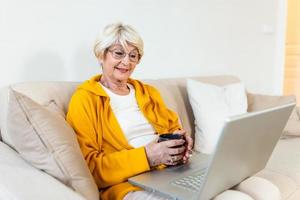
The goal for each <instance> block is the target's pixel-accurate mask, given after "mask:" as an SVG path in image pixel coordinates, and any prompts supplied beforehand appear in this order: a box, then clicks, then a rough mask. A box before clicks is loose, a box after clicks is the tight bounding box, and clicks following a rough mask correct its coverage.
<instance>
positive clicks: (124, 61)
mask: <svg viewBox="0 0 300 200" xmlns="http://www.w3.org/2000/svg"><path fill="white" fill-rule="evenodd" d="M129 63H130V60H129V55H128V54H127V55H126V56H125V57H124V58H123V59H122V64H123V65H128V64H129Z"/></svg>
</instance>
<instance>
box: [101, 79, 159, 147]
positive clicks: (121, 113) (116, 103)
mask: <svg viewBox="0 0 300 200" xmlns="http://www.w3.org/2000/svg"><path fill="white" fill-rule="evenodd" d="M101 85H102V84H101ZM102 87H103V89H104V90H105V92H106V93H107V95H108V96H109V97H110V106H111V108H112V110H113V112H114V114H115V116H116V118H117V120H118V122H119V124H120V126H121V129H122V130H123V132H124V134H125V136H126V138H127V141H128V143H129V144H130V145H131V146H133V147H135V148H137V147H141V146H145V145H146V144H148V143H150V142H151V141H153V140H154V139H156V138H157V135H156V134H155V130H154V128H153V127H152V125H151V124H150V123H149V122H148V120H147V119H146V118H145V116H144V115H143V113H142V112H141V110H140V108H139V106H138V104H137V101H136V98H135V89H134V87H133V86H132V85H130V84H128V87H129V89H130V92H129V94H128V95H118V94H115V93H113V92H111V91H110V90H109V89H108V88H106V87H105V86H104V85H102Z"/></svg>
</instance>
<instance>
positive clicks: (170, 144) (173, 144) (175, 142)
mask: <svg viewBox="0 0 300 200" xmlns="http://www.w3.org/2000/svg"><path fill="white" fill-rule="evenodd" d="M161 143H164V144H165V145H166V146H167V147H168V148H172V147H176V146H181V145H183V144H184V143H185V140H183V139H180V140H168V141H165V142H161Z"/></svg>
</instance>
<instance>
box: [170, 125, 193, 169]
mask: <svg viewBox="0 0 300 200" xmlns="http://www.w3.org/2000/svg"><path fill="white" fill-rule="evenodd" d="M174 133H175V134H181V135H183V136H184V139H185V142H186V143H185V147H186V150H185V152H184V156H183V163H187V162H188V160H189V158H190V157H191V156H192V152H193V151H192V149H193V139H192V138H191V136H190V135H188V134H187V132H186V131H185V130H177V131H174Z"/></svg>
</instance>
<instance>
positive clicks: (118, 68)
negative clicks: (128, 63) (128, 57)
mask: <svg viewBox="0 0 300 200" xmlns="http://www.w3.org/2000/svg"><path fill="white" fill-rule="evenodd" d="M115 69H116V70H118V71H119V72H121V73H127V72H128V71H129V69H127V68H121V67H115Z"/></svg>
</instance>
